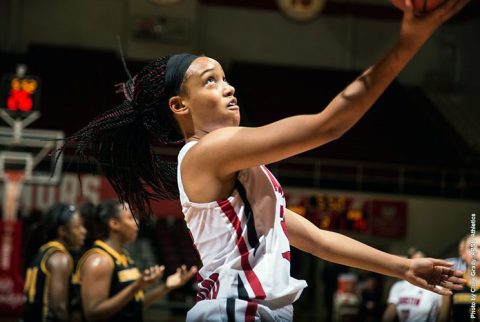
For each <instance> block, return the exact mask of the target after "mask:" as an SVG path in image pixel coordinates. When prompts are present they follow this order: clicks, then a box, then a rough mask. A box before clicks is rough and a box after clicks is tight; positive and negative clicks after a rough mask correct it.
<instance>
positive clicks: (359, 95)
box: [71, 0, 468, 322]
mask: <svg viewBox="0 0 480 322" xmlns="http://www.w3.org/2000/svg"><path fill="white" fill-rule="evenodd" d="M467 2H468V1H467V0H449V1H446V2H445V3H444V4H443V5H441V6H440V7H438V8H437V9H436V10H434V11H432V12H431V13H429V14H428V15H426V16H424V17H417V16H415V15H414V14H413V10H412V3H411V1H410V0H406V4H407V6H406V9H405V12H404V16H403V20H402V24H401V29H400V35H399V38H398V40H397V42H396V43H395V45H394V46H393V48H392V49H391V50H390V51H388V53H387V54H386V55H385V56H384V57H383V58H382V59H381V60H379V61H378V63H377V64H375V65H374V66H372V67H370V68H368V69H367V70H366V71H365V72H364V73H363V74H362V75H361V76H360V77H359V78H358V79H356V80H355V81H354V82H353V83H351V84H350V85H349V86H348V87H347V88H346V89H345V90H343V91H342V92H341V93H340V94H339V95H338V96H337V97H335V98H334V99H333V101H332V102H331V103H330V104H329V105H328V106H327V107H326V108H325V109H323V111H321V112H319V113H318V114H315V115H299V116H294V117H290V118H286V119H283V120H280V121H278V122H274V123H271V124H268V125H265V126H262V127H256V128H247V127H240V126H239V124H240V108H239V106H238V104H237V99H236V98H235V96H234V94H235V89H234V88H233V87H232V86H231V85H230V84H229V83H228V82H227V81H226V77H225V74H224V71H223V69H222V67H221V66H220V64H219V63H218V62H217V61H216V60H214V59H211V58H208V57H198V56H195V55H191V54H179V55H173V56H170V57H163V58H159V59H157V60H155V61H153V62H152V63H150V64H148V65H147V66H146V67H145V68H143V69H142V70H141V71H140V73H139V74H138V75H137V76H136V77H134V78H132V79H131V80H130V81H129V82H127V83H126V84H125V85H124V86H123V90H124V95H125V101H124V102H123V103H122V104H121V105H119V106H117V107H116V108H114V109H112V110H110V111H107V112H105V113H104V114H102V115H101V116H99V117H97V118H96V119H94V120H93V121H92V122H91V123H89V124H88V125H87V126H86V127H85V128H83V129H82V130H80V131H79V132H77V133H76V134H75V135H74V136H73V137H72V138H71V139H72V140H78V145H77V153H78V154H79V155H80V156H84V157H93V158H94V159H95V160H96V161H97V162H98V163H99V164H100V166H102V169H103V171H104V173H105V175H106V176H107V178H108V179H109V181H110V182H111V183H112V186H113V187H114V189H115V190H116V192H117V193H118V195H119V196H120V197H121V199H122V200H125V201H127V202H128V204H129V205H130V207H132V209H133V210H134V211H135V212H137V213H144V212H145V211H144V209H145V208H144V207H145V205H146V204H148V202H149V200H150V199H152V198H167V197H170V196H171V195H174V194H175V192H176V191H177V190H176V187H178V191H179V195H180V201H181V203H182V207H183V213H184V215H185V221H186V223H187V226H188V228H189V229H190V232H191V234H192V237H193V241H194V244H195V246H196V248H197V250H198V251H199V254H200V258H201V260H202V263H203V267H202V269H201V270H200V272H199V279H200V283H199V292H198V295H197V300H198V301H197V303H196V304H195V306H194V307H193V308H192V309H191V310H190V311H189V313H188V315H187V321H195V322H199V321H219V320H222V319H223V320H228V321H236V320H240V319H241V320H258V319H260V320H262V321H274V320H275V321H292V320H293V307H292V303H293V302H294V301H296V300H297V299H298V298H299V296H300V294H301V292H302V290H303V288H305V287H306V283H305V281H300V280H296V279H294V278H292V277H291V276H290V244H291V245H293V246H295V247H297V248H299V249H301V250H303V251H305V252H308V253H310V254H313V255H315V256H317V257H319V258H323V259H325V260H329V261H333V262H336V263H340V264H343V265H348V266H353V267H357V268H360V269H364V270H370V271H374V272H377V273H381V274H385V275H389V276H394V277H397V278H402V279H406V280H407V281H409V282H410V283H412V284H414V285H417V286H419V287H422V288H425V289H428V290H430V291H433V292H436V293H439V294H451V291H450V290H449V289H457V288H460V287H461V286H462V284H463V283H464V282H465V281H464V280H462V279H460V278H459V276H461V275H462V274H461V272H459V271H454V270H452V269H450V267H451V265H450V264H449V263H448V262H446V261H443V260H438V259H431V258H414V259H406V258H402V257H399V256H394V255H390V254H387V253H384V252H381V251H378V250H376V249H373V248H371V247H369V246H367V245H365V244H362V243H359V242H357V241H355V240H353V239H350V238H348V237H346V236H343V235H340V234H337V233H334V232H329V231H323V230H320V229H319V228H317V227H316V226H314V225H313V224H311V223H310V222H308V221H307V220H306V219H305V218H303V217H302V216H299V215H297V214H295V213H293V212H291V211H289V210H288V209H287V208H286V207H285V199H284V195H283V190H282V187H281V186H280V184H279V183H278V182H277V180H276V179H275V178H274V177H273V175H272V174H271V173H270V172H269V171H268V170H267V168H266V167H265V166H264V164H269V163H273V162H277V161H280V160H283V159H286V158H288V157H291V156H293V155H297V154H300V153H302V152H305V151H307V150H310V149H314V148H317V147H319V146H322V145H324V144H326V143H328V142H330V141H332V140H335V139H337V138H339V137H340V136H341V135H343V133H345V132H346V131H348V130H349V129H350V128H351V127H352V126H353V125H354V124H355V123H356V122H357V121H358V120H359V119H360V118H361V117H362V116H363V115H364V114H365V113H366V112H367V111H368V109H369V108H370V107H371V106H372V105H373V103H374V102H375V101H376V100H377V99H378V97H379V96H380V95H381V94H382V93H383V92H384V90H385V89H386V88H387V86H388V85H389V84H390V83H391V82H392V81H393V80H394V79H395V77H396V76H397V75H398V74H399V73H400V71H401V70H402V69H403V68H404V67H405V65H406V64H407V63H408V62H409V61H410V60H411V59H412V57H413V56H414V55H415V54H416V52H417V51H418V50H419V49H420V48H421V47H422V45H423V44H424V43H425V42H426V41H427V39H428V38H429V37H430V36H431V34H432V33H433V32H434V31H435V30H436V29H437V28H438V27H439V26H440V25H441V24H442V23H444V22H445V21H447V20H448V19H449V18H450V17H452V16H453V15H454V14H456V13H457V12H458V11H460V10H461V8H463V7H464V6H465V5H466V3H467ZM252 77H262V75H252ZM285 81H286V82H291V81H293V80H291V79H289V77H288V75H285ZM279 94H281V93H276V92H265V95H279ZM311 99H312V104H315V103H316V102H315V95H314V93H312V97H311ZM256 108H274V107H269V106H258V107H256ZM292 108H296V107H295V106H292ZM319 110H322V109H321V107H319ZM181 141H184V142H185V143H186V144H185V145H184V146H183V148H182V150H181V151H180V153H179V155H178V171H175V170H176V168H173V167H171V166H170V165H169V164H168V163H166V162H164V161H163V160H161V159H160V157H159V156H158V155H156V154H155V153H154V147H152V145H155V144H170V143H174V142H181ZM176 172H177V173H176ZM176 174H177V176H176ZM146 212H148V208H147V211H146ZM287 231H288V234H287ZM287 236H288V237H287ZM92 283H93V280H92ZM438 285H439V286H442V288H438V287H437V286H438ZM99 291H100V290H99Z"/></svg>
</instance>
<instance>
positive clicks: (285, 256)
mask: <svg viewBox="0 0 480 322" xmlns="http://www.w3.org/2000/svg"><path fill="white" fill-rule="evenodd" d="M282 257H283V258H285V259H286V260H287V261H290V251H286V252H284V253H282Z"/></svg>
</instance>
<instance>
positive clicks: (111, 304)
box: [84, 283, 140, 321]
mask: <svg viewBox="0 0 480 322" xmlns="http://www.w3.org/2000/svg"><path fill="white" fill-rule="evenodd" d="M138 291H140V287H139V285H138V283H132V284H130V285H128V286H127V287H125V288H124V289H122V290H121V291H120V292H118V293H117V294H115V295H114V296H112V297H110V298H108V299H106V300H104V301H102V302H100V303H98V304H97V305H93V306H92V307H91V308H88V306H85V308H84V310H85V316H86V318H87V320H88V321H103V320H107V319H109V318H111V317H113V316H114V315H115V314H117V313H118V312H120V311H121V310H122V309H123V308H124V307H125V306H126V305H127V304H128V303H129V302H130V301H131V300H132V299H133V298H134V296H135V294H136V293H137V292H138Z"/></svg>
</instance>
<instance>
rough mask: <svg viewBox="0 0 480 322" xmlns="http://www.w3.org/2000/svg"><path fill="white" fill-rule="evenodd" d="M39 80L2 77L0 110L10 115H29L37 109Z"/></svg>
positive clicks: (34, 78) (31, 77)
mask: <svg viewBox="0 0 480 322" xmlns="http://www.w3.org/2000/svg"><path fill="white" fill-rule="evenodd" d="M39 96H40V80H39V79H38V78H37V77H35V76H28V75H27V76H24V77H17V76H14V75H7V76H4V77H2V84H1V89H0V108H2V109H4V110H6V111H8V112H9V113H10V114H23V113H27V114H28V113H30V112H33V111H36V110H38V109H39Z"/></svg>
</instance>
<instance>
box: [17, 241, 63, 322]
mask: <svg viewBox="0 0 480 322" xmlns="http://www.w3.org/2000/svg"><path fill="white" fill-rule="evenodd" d="M55 252H62V253H64V254H66V255H67V256H68V258H69V260H70V261H71V267H73V259H72V256H71V255H70V252H69V251H68V250H67V249H66V248H65V246H63V245H62V244H61V243H59V242H57V241H51V242H48V243H46V244H45V245H43V246H42V247H40V250H39V252H38V253H37V255H36V256H35V257H34V259H33V261H32V263H31V264H30V265H29V266H28V268H27V275H26V277H25V288H24V292H25V297H26V301H25V308H24V314H23V320H24V322H30V321H32V322H33V321H34V322H54V321H57V319H56V317H55V314H54V312H53V311H52V309H51V308H50V305H49V303H50V301H49V296H48V294H49V285H50V278H51V276H50V272H49V271H48V270H47V260H48V259H49V257H50V256H51V255H52V254H53V253H55ZM69 279H70V278H69ZM69 284H70V285H71V279H70V281H69ZM71 288H72V286H70V289H71Z"/></svg>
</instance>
